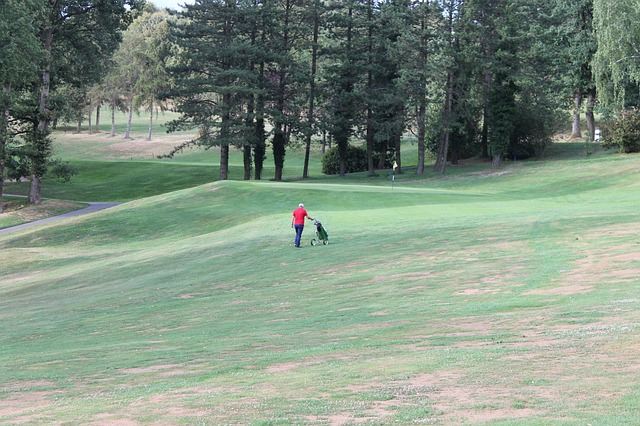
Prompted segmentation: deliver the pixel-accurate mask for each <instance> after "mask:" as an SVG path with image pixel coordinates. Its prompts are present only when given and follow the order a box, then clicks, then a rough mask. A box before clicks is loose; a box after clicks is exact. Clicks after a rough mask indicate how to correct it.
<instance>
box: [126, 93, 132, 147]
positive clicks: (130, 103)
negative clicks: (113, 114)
mask: <svg viewBox="0 0 640 426" xmlns="http://www.w3.org/2000/svg"><path fill="white" fill-rule="evenodd" d="M133 98H134V96H133V93H131V94H130V95H129V118H128V119H127V130H126V132H125V133H124V138H125V139H131V121H132V120H133Z"/></svg>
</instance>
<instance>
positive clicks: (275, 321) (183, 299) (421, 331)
mask: <svg viewBox="0 0 640 426" xmlns="http://www.w3.org/2000/svg"><path fill="white" fill-rule="evenodd" d="M88 137H89V136H88V135H87V138H88ZM100 137H102V136H100ZM559 148H567V149H571V148H572V145H570V144H566V146H563V147H559ZM68 149H69V148H67V152H69V151H68ZM573 152H574V157H570V156H569V157H568V158H567V157H566V156H563V157H565V159H563V160H562V161H556V160H554V157H553V151H551V155H550V157H549V159H548V160H547V161H542V162H526V163H524V162H523V163H510V164H508V165H507V166H506V167H505V168H503V169H500V170H498V171H491V170H490V169H489V168H488V166H487V165H484V164H483V165H479V166H477V167H467V168H451V170H450V173H448V174H447V175H445V176H444V177H440V176H434V175H430V174H427V175H426V176H425V177H424V178H418V177H416V176H415V175H413V174H411V173H405V174H403V175H400V176H398V179H397V180H396V183H395V185H394V187H393V188H392V187H391V183H390V181H389V180H388V176H387V175H386V174H384V173H381V174H380V176H379V177H378V178H373V179H368V178H366V177H364V176H349V177H348V178H346V179H337V178H322V177H321V176H320V175H319V174H318V172H317V168H316V169H314V170H316V171H315V172H314V175H313V178H312V179H311V180H309V181H298V180H296V179H294V178H295V174H296V173H297V172H298V171H299V170H300V169H296V167H298V166H297V164H299V159H300V154H299V153H294V152H292V153H291V154H290V157H287V158H288V161H291V163H292V169H291V175H290V176H289V177H290V178H289V179H288V181H287V182H282V183H276V182H269V181H263V182H255V181H250V182H242V181H225V182H211V183H204V184H202V185H198V186H194V187H193V188H186V189H179V188H173V187H172V189H179V190H173V191H172V192H168V193H163V192H166V191H163V190H162V188H160V189H158V191H157V194H159V195H154V196H150V197H145V198H140V199H137V200H134V201H130V202H128V203H125V204H122V205H120V206H118V207H114V208H112V209H109V210H105V211H102V212H99V213H95V214H91V215H88V216H83V217H76V218H72V219H68V220H65V221H63V222H58V223H51V224H47V225H43V226H40V227H37V228H34V229H30V230H25V231H20V232H17V233H14V234H9V235H4V236H0V249H1V250H2V263H1V264H0V320H1V321H2V329H1V331H0V347H1V348H2V349H1V350H0V390H1V392H0V423H2V424H96V425H97V424H115V425H118V424H119V425H135V424H211V425H218V424H234V425H235V424H237V425H240V424H242V425H244V424H250V425H274V424H282V425H284V424H317V425H320V424H322V425H325V424H326V425H349V424H376V425H381V424H446V425H449V424H509V425H513V424H522V425H532V424H533V425H548V424H561V425H585V424H598V425H619V424H638V423H640V414H639V413H640V373H639V372H638V368H637V365H638V364H637V356H638V350H639V349H640V347H639V342H640V339H639V334H640V297H639V296H638V294H639V293H638V288H639V287H638V285H639V284H640V233H639V231H638V230H639V229H640V213H639V210H638V207H639V206H640V156H637V155H636V156H621V155H617V154H611V153H598V155H595V156H593V157H589V158H585V157H583V156H581V155H579V154H580V148H579V146H577V145H576V146H573ZM205 155H207V156H209V155H212V156H213V155H215V154H214V153H213V152H211V153H209V152H207V153H206V154H205ZM314 155H316V157H314V158H315V160H314V164H315V166H316V167H317V165H318V158H319V155H318V154H317V153H316V154H314ZM407 155H408V156H409V155H410V154H409V153H407ZM80 157H82V156H81V155H79V156H78V157H73V158H72V156H69V157H67V158H70V159H73V161H79V162H82V161H83V160H82V159H81V158H80ZM236 158H237V157H236ZM93 161H98V160H96V159H93ZM109 161H115V160H109ZM130 161H131V160H130ZM181 161H184V162H191V163H192V164H197V163H201V165H200V166H198V165H191V166H189V167H200V168H204V167H209V166H207V163H206V162H204V161H202V158H201V157H198V156H195V157H193V158H191V159H190V160H189V161H187V158H182V159H180V158H177V159H176V160H175V162H176V163H180V162H181ZM234 161H235V160H234ZM99 163H100V165H99V167H108V166H109V164H107V163H108V162H106V161H105V162H100V161H99ZM143 163H144V164H143V166H144V167H149V170H152V171H151V172H149V173H150V176H152V177H157V178H161V177H162V174H161V171H160V170H161V169H160V167H165V166H166V167H170V164H164V163H162V162H160V163H156V162H153V161H151V160H149V161H147V162H144V161H143ZM154 164H159V166H158V168H157V169H154V168H153V167H155V166H154ZM111 166H112V167H116V168H117V167H123V166H122V163H121V162H118V161H116V162H115V164H112V165H111ZM178 166H179V164H177V165H176V176H178V175H179V174H180V173H179V170H178V168H177V167H178ZM185 170H189V169H188V168H187V169H185ZM197 170H199V169H197ZM189 176H193V175H189ZM268 177H270V176H268ZM83 179H85V180H84V181H83ZM92 179H93V178H90V177H79V180H78V181H77V183H76V184H75V185H76V186H75V187H73V186H71V187H69V186H68V187H64V186H63V185H62V184H57V183H52V185H50V188H52V189H50V191H52V193H54V192H55V191H59V192H58V193H60V192H62V191H65V190H66V191H67V193H68V194H69V195H70V196H72V198H73V199H79V198H78V197H77V194H81V193H82V191H84V190H80V189H78V188H80V187H81V186H82V185H81V184H86V185H89V184H91V182H93V180H92ZM132 179H133V181H135V179H134V178H132ZM213 180H215V179H213ZM96 181H97V180H96ZM152 181H153V180H150V181H149V182H152ZM83 182H84V183H83ZM187 184H188V182H186V181H185V183H184V185H185V187H186V186H188V185H187ZM144 185H145V186H146V187H147V188H151V187H153V186H154V184H153V183H145V184H144ZM64 188H66V189H64ZM74 188H75V189H74ZM95 191H96V192H95V193H92V194H91V196H92V197H93V198H96V197H98V195H99V194H100V191H99V190H98V189H96V190H95ZM105 191H109V192H108V193H107V195H104V194H103V197H105V198H108V196H109V195H110V194H123V196H122V197H121V198H125V201H126V199H133V198H134V197H131V198H129V197H125V195H126V189H125V188H123V187H122V186H119V185H114V186H113V187H112V188H109V189H105ZM134 192H135V191H134ZM60 198H64V197H60ZM118 198H120V197H118ZM85 200H86V201H98V200H97V199H91V200H87V199H85ZM299 202H304V203H305V206H306V207H307V209H308V210H309V213H310V214H311V215H312V216H313V217H317V218H319V219H320V220H321V221H322V222H323V224H324V225H325V226H326V228H327V229H328V232H329V238H330V244H329V245H327V246H316V247H312V246H311V245H310V244H309V240H310V239H311V238H312V236H313V227H312V226H307V227H306V229H305V232H304V235H303V242H304V248H303V249H302V250H294V248H293V247H292V244H291V243H292V240H293V231H292V230H291V228H290V223H291V222H290V215H291V212H292V211H293V209H294V208H295V207H296V205H297V203H299Z"/></svg>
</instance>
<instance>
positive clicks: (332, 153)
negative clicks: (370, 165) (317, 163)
mask: <svg viewBox="0 0 640 426" xmlns="http://www.w3.org/2000/svg"><path fill="white" fill-rule="evenodd" d="M344 170H345V172H346V173H357V172H365V171H367V150H366V149H365V148H363V147H360V146H353V145H348V146H347V149H346V153H345V156H344ZM322 173H324V174H325V175H337V174H339V173H340V154H339V149H338V147H337V146H336V147H333V148H331V149H330V150H328V151H327V152H326V153H325V154H324V156H323V157H322Z"/></svg>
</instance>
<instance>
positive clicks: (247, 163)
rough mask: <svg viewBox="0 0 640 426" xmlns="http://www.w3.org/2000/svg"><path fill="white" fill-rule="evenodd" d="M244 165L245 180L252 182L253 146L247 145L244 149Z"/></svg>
mask: <svg viewBox="0 0 640 426" xmlns="http://www.w3.org/2000/svg"><path fill="white" fill-rule="evenodd" d="M242 156H243V162H242V163H243V165H244V177H243V179H244V180H251V145H245V146H243V147H242Z"/></svg>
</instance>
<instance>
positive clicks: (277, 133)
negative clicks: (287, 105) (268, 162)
mask: <svg viewBox="0 0 640 426" xmlns="http://www.w3.org/2000/svg"><path fill="white" fill-rule="evenodd" d="M283 127H284V125H283V124H282V123H277V124H276V126H275V128H274V132H273V161H274V164H275V168H276V170H275V175H274V178H273V179H274V180H275V181H278V182H279V181H281V180H282V171H283V169H284V157H285V149H286V148H285V143H286V136H285V134H284V129H283Z"/></svg>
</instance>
